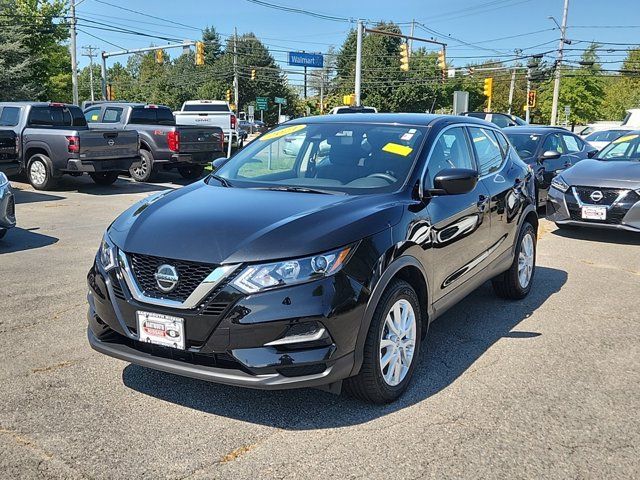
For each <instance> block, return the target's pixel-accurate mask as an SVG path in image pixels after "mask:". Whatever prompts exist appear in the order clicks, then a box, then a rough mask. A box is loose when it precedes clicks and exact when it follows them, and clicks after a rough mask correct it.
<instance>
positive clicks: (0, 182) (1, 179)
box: [0, 172, 9, 187]
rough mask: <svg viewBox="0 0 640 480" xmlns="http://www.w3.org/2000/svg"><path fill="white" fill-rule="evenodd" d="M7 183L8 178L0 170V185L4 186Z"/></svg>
mask: <svg viewBox="0 0 640 480" xmlns="http://www.w3.org/2000/svg"><path fill="white" fill-rule="evenodd" d="M7 183H9V179H8V178H7V176H6V175H5V174H4V173H2V172H0V187H4V186H5V185H6V184H7Z"/></svg>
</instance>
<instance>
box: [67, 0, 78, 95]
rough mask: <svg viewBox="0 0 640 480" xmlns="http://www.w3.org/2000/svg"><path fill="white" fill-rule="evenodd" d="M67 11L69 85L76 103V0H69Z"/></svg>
mask: <svg viewBox="0 0 640 480" xmlns="http://www.w3.org/2000/svg"><path fill="white" fill-rule="evenodd" d="M69 13H70V14H71V15H70V16H71V18H70V21H69V33H70V36H71V41H70V43H69V52H70V53H71V85H72V89H73V103H74V105H78V59H77V58H76V55H77V51H76V1H75V0H69Z"/></svg>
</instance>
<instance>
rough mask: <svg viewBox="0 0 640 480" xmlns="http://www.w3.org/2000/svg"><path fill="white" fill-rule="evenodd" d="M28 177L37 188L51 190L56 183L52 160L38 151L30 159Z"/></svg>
mask: <svg viewBox="0 0 640 480" xmlns="http://www.w3.org/2000/svg"><path fill="white" fill-rule="evenodd" d="M27 179H28V180H29V183H30V184H31V185H32V186H33V188H35V189H36V190H49V189H51V188H53V186H54V185H55V184H56V179H55V178H53V172H52V171H51V160H50V159H49V157H47V156H46V155H44V154H43V153H36V154H35V155H34V156H32V157H31V158H30V159H29V164H28V166H27Z"/></svg>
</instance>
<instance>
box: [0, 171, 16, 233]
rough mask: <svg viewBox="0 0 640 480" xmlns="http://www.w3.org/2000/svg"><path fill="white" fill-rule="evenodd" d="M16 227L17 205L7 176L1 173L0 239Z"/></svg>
mask: <svg viewBox="0 0 640 480" xmlns="http://www.w3.org/2000/svg"><path fill="white" fill-rule="evenodd" d="M15 225H16V203H15V200H14V198H13V192H12V191H11V184H10V183H9V180H8V179H7V176H6V175H5V174H4V173H2V172H0V239H1V238H2V237H4V236H5V235H6V234H7V230H9V229H10V228H12V227H15Z"/></svg>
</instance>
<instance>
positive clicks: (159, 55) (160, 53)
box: [155, 50, 164, 65]
mask: <svg viewBox="0 0 640 480" xmlns="http://www.w3.org/2000/svg"><path fill="white" fill-rule="evenodd" d="M155 53H156V63H157V64H158V65H162V64H163V63H164V52H163V51H162V50H156V52H155Z"/></svg>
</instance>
